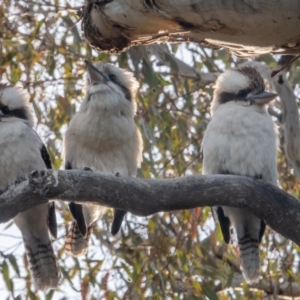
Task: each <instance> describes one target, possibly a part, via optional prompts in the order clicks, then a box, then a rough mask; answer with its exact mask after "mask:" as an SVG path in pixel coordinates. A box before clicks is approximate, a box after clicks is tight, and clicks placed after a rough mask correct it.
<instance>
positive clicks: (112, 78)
mask: <svg viewBox="0 0 300 300" xmlns="http://www.w3.org/2000/svg"><path fill="white" fill-rule="evenodd" d="M108 77H109V79H110V80H111V81H112V82H116V81H117V79H116V76H115V75H114V74H110V75H109V76H108Z"/></svg>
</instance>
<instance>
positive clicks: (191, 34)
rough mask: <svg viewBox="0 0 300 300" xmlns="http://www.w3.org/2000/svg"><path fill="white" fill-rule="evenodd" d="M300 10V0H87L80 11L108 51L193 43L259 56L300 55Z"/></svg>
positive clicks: (90, 33) (87, 30) (91, 36)
mask: <svg viewBox="0 0 300 300" xmlns="http://www.w3.org/2000/svg"><path fill="white" fill-rule="evenodd" d="M299 11H300V2H299V1H298V0H278V1H274V0H238V1H237V0H226V1H223V0H101V1H100V0H99V1H94V0H86V4H85V6H84V7H83V8H82V9H81V10H79V11H78V15H79V16H80V17H81V18H82V28H83V31H84V34H85V37H86V38H87V40H88V42H89V43H90V44H91V45H92V46H94V47H95V48H96V49H97V50H99V51H102V52H103V51H106V52H111V53H116V52H120V51H124V50H127V49H128V48H129V47H131V46H135V45H149V44H151V43H153V42H158V41H159V42H185V41H192V42H196V43H199V44H201V45H203V46H210V47H224V48H227V49H229V50H230V51H231V52H233V53H235V54H237V55H240V56H253V55H259V54H262V53H277V54H279V53H281V54H296V53H300V33H299V27H300V18H299Z"/></svg>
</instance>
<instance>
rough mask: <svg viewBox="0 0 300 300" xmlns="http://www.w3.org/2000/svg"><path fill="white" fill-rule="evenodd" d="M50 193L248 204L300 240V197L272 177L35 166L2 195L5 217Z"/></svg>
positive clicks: (130, 203)
mask: <svg viewBox="0 0 300 300" xmlns="http://www.w3.org/2000/svg"><path fill="white" fill-rule="evenodd" d="M47 199H58V200H64V201H76V202H85V203H86V202H89V203H95V204H101V205H105V206H109V207H113V208H120V209H124V210H126V211H129V212H131V213H133V214H135V215H139V216H148V215H151V214H154V213H157V212H161V211H173V210H181V209H191V208H195V207H199V206H213V205H227V206H233V207H242V208H244V209H246V210H248V211H250V212H252V213H253V214H255V215H257V216H258V217H260V218H261V219H264V220H265V221H266V222H267V224H268V225H269V226H270V227H271V228H273V229H274V230H275V231H277V232H278V233H280V234H282V235H283V236H285V237H287V238H289V239H291V240H292V241H294V242H295V243H297V244H298V245H300V203H299V201H297V200H296V199H295V198H294V197H292V196H291V195H289V194H287V193H285V192H284V191H282V190H281V189H279V188H277V187H275V186H273V185H272V184H270V183H266V182H262V181H259V180H254V179H251V178H248V177H242V176H232V175H209V176H207V175H206V176H204V175H203V176H188V177H183V178H176V179H162V180H157V179H151V180H146V179H138V178H132V177H117V176H112V175H107V174H106V175H105V174H103V173H91V172H82V171H52V170H45V171H39V172H38V171H35V172H33V173H32V174H31V175H30V176H29V180H27V181H24V182H22V183H21V184H19V185H17V186H16V187H13V188H10V189H9V190H8V191H6V192H5V193H3V194H2V195H1V196H0V222H5V221H8V220H9V219H11V218H13V217H14V216H15V215H16V214H18V213H19V212H21V211H24V210H26V209H28V208H30V207H33V206H35V205H38V204H41V203H46V202H47Z"/></svg>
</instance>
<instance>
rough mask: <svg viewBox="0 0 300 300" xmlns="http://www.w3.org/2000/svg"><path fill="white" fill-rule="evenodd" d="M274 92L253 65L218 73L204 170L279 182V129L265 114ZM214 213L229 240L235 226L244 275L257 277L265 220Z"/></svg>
mask: <svg viewBox="0 0 300 300" xmlns="http://www.w3.org/2000/svg"><path fill="white" fill-rule="evenodd" d="M276 96H277V94H274V93H270V92H266V91H265V85H264V81H263V79H262V77H261V75H260V74H259V73H258V72H257V71H256V69H254V68H251V67H242V68H238V69H230V70H227V71H226V72H225V73H223V74H221V75H220V76H219V78H218V79H217V82H216V88H215V91H214V98H213V101H212V107H211V114H212V119H211V121H210V123H209V124H208V127H207V129H206V132H205V134H204V137H203V144H202V147H203V174H235V175H242V176H249V177H252V178H256V179H258V180H265V181H268V182H271V183H272V184H274V185H277V163H276V152H277V133H276V128H275V125H274V123H273V121H272V118H271V117H270V115H269V114H268V112H267V104H268V103H269V102H270V101H271V100H273V99H274V98H275V97H276ZM232 197H234V194H232ZM253 200H254V199H253ZM214 212H215V215H216V216H217V218H218V219H219V222H220V226H221V230H222V234H223V238H224V240H225V242H226V243H229V241H230V227H233V228H234V231H235V233H236V235H237V240H238V247H239V250H240V261H241V267H242V272H243V275H244V278H245V279H246V280H247V282H248V283H251V282H255V281H257V280H258V277H259V248H258V245H259V243H260V242H261V239H262V237H263V234H264V231H265V227H266V224H265V222H264V220H260V219H259V218H258V217H256V216H254V215H253V214H251V213H249V212H248V211H245V210H243V209H240V208H233V207H226V206H222V207H221V206H219V207H214Z"/></svg>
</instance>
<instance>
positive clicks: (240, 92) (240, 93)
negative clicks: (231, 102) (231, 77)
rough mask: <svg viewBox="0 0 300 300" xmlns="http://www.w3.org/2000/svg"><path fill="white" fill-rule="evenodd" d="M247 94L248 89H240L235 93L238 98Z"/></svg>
mask: <svg viewBox="0 0 300 300" xmlns="http://www.w3.org/2000/svg"><path fill="white" fill-rule="evenodd" d="M248 94H249V91H248V90H240V91H239V92H238V93H237V95H238V97H239V98H245V97H246V96H247V95H248Z"/></svg>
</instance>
